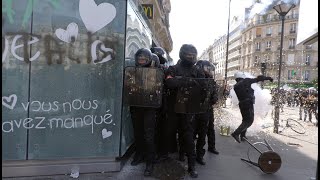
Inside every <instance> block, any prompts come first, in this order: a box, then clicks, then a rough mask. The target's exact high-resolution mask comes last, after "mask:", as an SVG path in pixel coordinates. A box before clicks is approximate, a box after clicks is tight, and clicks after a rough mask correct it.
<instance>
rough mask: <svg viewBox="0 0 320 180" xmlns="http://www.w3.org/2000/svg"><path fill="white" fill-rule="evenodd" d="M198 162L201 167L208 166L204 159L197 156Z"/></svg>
mask: <svg viewBox="0 0 320 180" xmlns="http://www.w3.org/2000/svg"><path fill="white" fill-rule="evenodd" d="M196 161H197V162H198V163H199V164H201V165H206V162H204V160H203V157H199V156H197V158H196Z"/></svg>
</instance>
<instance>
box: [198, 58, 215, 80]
mask: <svg viewBox="0 0 320 180" xmlns="http://www.w3.org/2000/svg"><path fill="white" fill-rule="evenodd" d="M196 66H197V67H198V68H199V69H201V70H202V71H204V73H205V74H206V76H209V77H213V74H214V70H215V66H214V65H213V64H212V63H211V62H210V61H207V60H199V61H197V64H196Z"/></svg>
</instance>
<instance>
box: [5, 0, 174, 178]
mask: <svg viewBox="0 0 320 180" xmlns="http://www.w3.org/2000/svg"><path fill="white" fill-rule="evenodd" d="M154 3H158V4H161V3H163V6H166V7H162V6H159V5H158V4H154V5H153V7H154V8H158V9H155V13H154V14H153V18H154V20H156V19H162V20H163V18H160V17H159V16H160V15H159V13H161V16H162V15H165V17H166V18H164V19H166V21H165V22H164V23H163V24H160V25H159V26H161V27H162V29H164V30H163V31H159V32H158V31H157V32H154V31H153V28H152V23H151V22H150V21H149V20H148V19H147V18H146V15H145V11H143V8H142V7H141V6H140V2H139V1H134V0H68V1H37V3H35V2H34V1H25V0H12V1H3V6H2V8H3V9H2V20H3V22H2V23H3V24H2V45H3V46H2V177H16V176H40V175H55V174H70V172H71V171H72V169H74V168H76V169H78V170H79V173H93V172H110V171H120V170H121V168H122V162H121V160H119V159H121V157H122V156H123V155H124V154H125V153H126V152H127V150H128V149H129V148H130V147H131V145H132V144H133V143H134V136H133V127H132V122H131V117H130V111H129V105H128V104H127V103H126V101H125V99H124V91H123V89H124V84H125V83H124V77H125V76H124V72H125V70H126V67H127V66H130V65H134V54H135V52H136V51H137V50H138V49H139V48H151V47H152V46H163V47H164V48H165V50H166V51H167V52H168V53H169V52H170V51H171V49H172V41H171V36H170V33H169V32H167V31H166V30H165V29H167V28H168V27H169V24H168V22H169V21H168V13H169V10H170V6H169V5H170V1H161V0H158V1H155V2H154ZM168 4H169V5H168ZM168 6H169V7H168ZM165 9H166V10H165ZM156 10H158V11H160V12H158V13H157V12H156ZM157 33H159V34H157Z"/></svg>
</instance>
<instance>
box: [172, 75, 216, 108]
mask: <svg viewBox="0 0 320 180" xmlns="http://www.w3.org/2000/svg"><path fill="white" fill-rule="evenodd" d="M188 81H194V83H192V85H190V86H187V87H180V88H179V89H178V92H177V97H176V104H175V112H176V113H183V114H198V113H204V112H207V111H208V109H209V107H210V106H211V103H210V98H211V95H212V93H213V92H214V90H215V83H214V80H213V79H209V78H190V79H189V80H188Z"/></svg>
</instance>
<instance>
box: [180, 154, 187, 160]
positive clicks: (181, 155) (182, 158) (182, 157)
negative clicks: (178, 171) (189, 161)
mask: <svg viewBox="0 0 320 180" xmlns="http://www.w3.org/2000/svg"><path fill="white" fill-rule="evenodd" d="M185 160H186V159H185V154H184V153H179V161H181V162H184V161H185Z"/></svg>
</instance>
